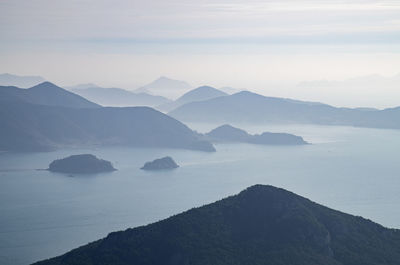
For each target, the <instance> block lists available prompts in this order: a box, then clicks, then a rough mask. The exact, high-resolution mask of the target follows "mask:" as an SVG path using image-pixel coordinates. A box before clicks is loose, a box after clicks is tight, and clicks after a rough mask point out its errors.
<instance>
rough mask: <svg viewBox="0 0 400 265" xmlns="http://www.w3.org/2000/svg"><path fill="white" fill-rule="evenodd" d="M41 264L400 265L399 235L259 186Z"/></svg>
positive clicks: (297, 197)
mask: <svg viewBox="0 0 400 265" xmlns="http://www.w3.org/2000/svg"><path fill="white" fill-rule="evenodd" d="M35 264H37V265H73V264H80V265H97V264H108V265H114V264H118V265H125V264H142V265H147V264H148V265H150V264H151V265H161V264H163V265H172V264H173V265H181V264H182V265H183V264H194V265H200V264H220V265H225V264H226V265H227V264H238V265H241V264H260V265H261V264H262V265H272V264H281V265H306V264H307V265H320V264H324V265H378V264H379V265H389V264H390V265H398V264H400V230H396V229H388V228H385V227H383V226H381V225H379V224H376V223H374V222H372V221H370V220H368V219H364V218H362V217H357V216H353V215H350V214H346V213H342V212H340V211H336V210H332V209H330V208H327V207H325V206H322V205H320V204H317V203H315V202H312V201H311V200H309V199H307V198H304V197H302V196H299V195H297V194H295V193H292V192H290V191H286V190H284V189H281V188H276V187H273V186H269V185H254V186H251V187H249V188H247V189H245V190H244V191H242V192H240V193H239V194H237V195H234V196H230V197H227V198H225V199H222V200H219V201H216V202H214V203H211V204H208V205H204V206H201V207H198V208H193V209H191V210H188V211H186V212H183V213H181V214H177V215H174V216H171V217H169V218H167V219H164V220H161V221H158V222H156V223H153V224H149V225H146V226H139V227H136V228H130V229H127V230H125V231H119V232H113V233H110V234H109V235H108V236H107V237H105V238H103V239H100V240H98V241H95V242H92V243H89V244H88V245H85V246H82V247H80V248H77V249H75V250H72V251H70V252H68V253H66V254H64V255H61V256H59V257H56V258H52V259H49V260H45V261H42V262H38V263H35Z"/></svg>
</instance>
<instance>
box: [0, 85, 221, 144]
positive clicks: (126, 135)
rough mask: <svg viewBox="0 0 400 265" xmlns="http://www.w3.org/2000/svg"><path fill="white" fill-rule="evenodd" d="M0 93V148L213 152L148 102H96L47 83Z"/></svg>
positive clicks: (196, 137) (10, 88)
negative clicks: (102, 104) (109, 104)
mask: <svg viewBox="0 0 400 265" xmlns="http://www.w3.org/2000/svg"><path fill="white" fill-rule="evenodd" d="M0 95H1V97H0V103H1V104H0V120H1V121H2V128H1V130H0V150H1V151H43V150H51V149H54V148H58V147H71V146H93V145H127V146H138V147H165V148H184V149H193V150H203V151H215V149H214V147H213V146H212V144H210V143H209V142H207V141H203V140H199V136H198V135H197V134H196V133H195V132H193V131H192V130H190V129H189V128H188V127H187V126H186V125H184V124H182V123H181V122H179V121H177V120H175V119H174V118H171V117H169V116H167V115H165V114H162V113H161V112H159V111H156V110H154V109H151V108H148V107H129V108H112V107H100V106H98V105H96V104H94V103H92V102H90V101H87V100H86V99H84V98H82V97H81V96H78V95H75V94H73V93H71V92H68V91H66V90H64V89H62V88H60V87H57V86H55V85H53V84H51V83H48V82H45V83H42V84H40V85H38V86H35V87H32V88H30V89H25V90H24V89H19V88H16V87H0ZM31 103H36V104H31ZM47 105H52V106H47ZM66 106H68V107H66Z"/></svg>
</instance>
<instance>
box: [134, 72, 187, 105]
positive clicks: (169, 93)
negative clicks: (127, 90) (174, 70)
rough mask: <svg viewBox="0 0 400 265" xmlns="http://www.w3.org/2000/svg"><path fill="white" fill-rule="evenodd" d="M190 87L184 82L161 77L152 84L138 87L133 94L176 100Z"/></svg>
mask: <svg viewBox="0 0 400 265" xmlns="http://www.w3.org/2000/svg"><path fill="white" fill-rule="evenodd" d="M190 89H192V87H191V86H190V85H189V84H188V83H186V82H185V81H179V80H174V79H170V78H168V77H165V76H162V77H160V78H158V79H156V80H154V81H153V82H151V83H149V84H147V85H145V86H142V87H139V88H138V89H136V90H135V91H134V92H135V93H143V92H144V93H149V94H152V95H158V96H163V97H166V98H169V99H176V98H178V97H179V96H181V95H183V94H184V93H186V92H188V91H189V90H190Z"/></svg>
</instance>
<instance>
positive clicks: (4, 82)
mask: <svg viewBox="0 0 400 265" xmlns="http://www.w3.org/2000/svg"><path fill="white" fill-rule="evenodd" d="M44 81H45V80H44V78H43V77H41V76H20V75H12V74H8V73H5V74H0V86H16V87H22V88H28V87H32V86H36V85H38V84H40V83H43V82H44Z"/></svg>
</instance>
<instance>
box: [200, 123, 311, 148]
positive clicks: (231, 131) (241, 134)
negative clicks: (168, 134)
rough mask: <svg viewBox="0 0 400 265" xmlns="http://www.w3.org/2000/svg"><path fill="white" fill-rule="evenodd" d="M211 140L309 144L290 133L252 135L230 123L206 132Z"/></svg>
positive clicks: (268, 143)
mask: <svg viewBox="0 0 400 265" xmlns="http://www.w3.org/2000/svg"><path fill="white" fill-rule="evenodd" d="M206 136H207V140H209V141H211V142H242V143H251V144H265V145H303V144H307V142H306V141H304V140H303V138H302V137H300V136H296V135H293V134H289V133H271V132H264V133H262V134H255V135H251V134H248V133H247V132H246V131H244V130H242V129H239V128H235V127H233V126H231V125H229V124H225V125H222V126H219V127H217V128H215V129H213V130H211V131H210V132H208V133H207V134H206Z"/></svg>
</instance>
